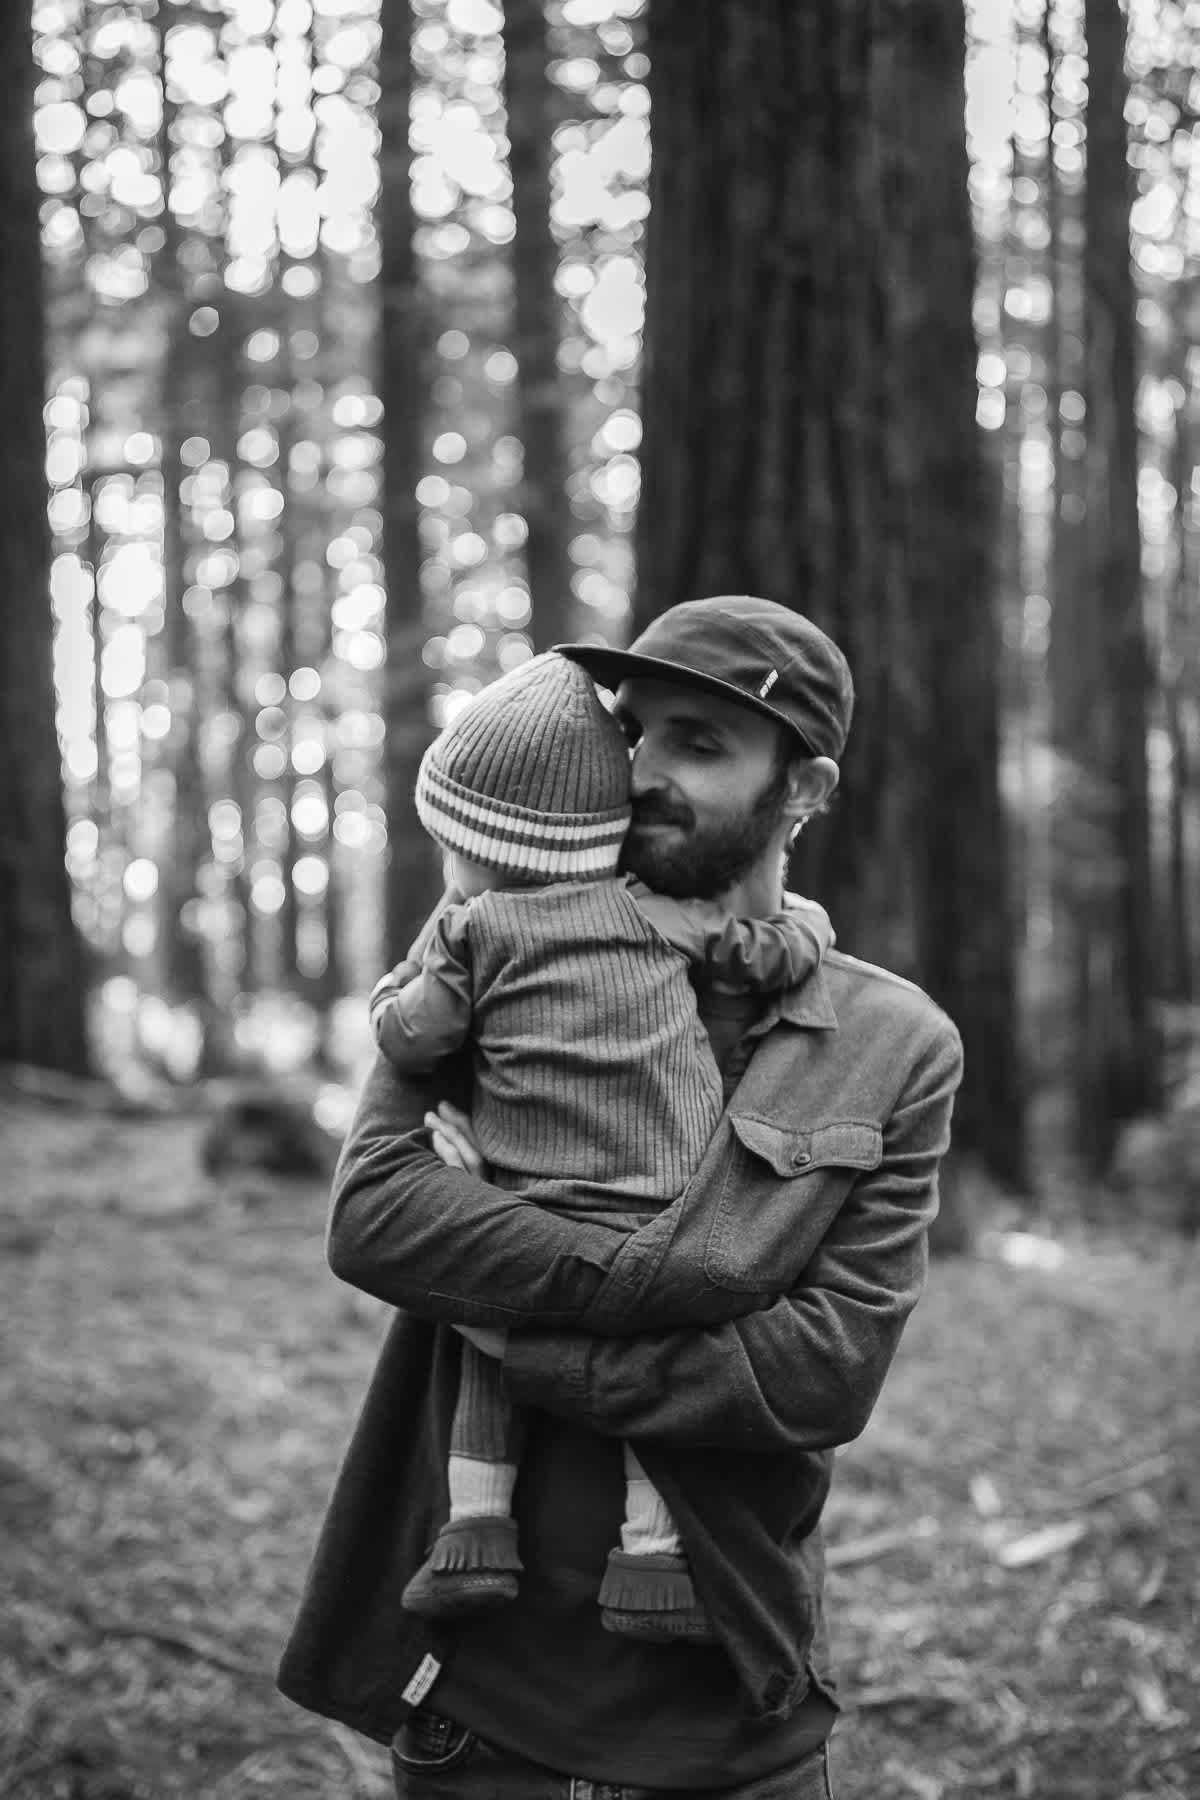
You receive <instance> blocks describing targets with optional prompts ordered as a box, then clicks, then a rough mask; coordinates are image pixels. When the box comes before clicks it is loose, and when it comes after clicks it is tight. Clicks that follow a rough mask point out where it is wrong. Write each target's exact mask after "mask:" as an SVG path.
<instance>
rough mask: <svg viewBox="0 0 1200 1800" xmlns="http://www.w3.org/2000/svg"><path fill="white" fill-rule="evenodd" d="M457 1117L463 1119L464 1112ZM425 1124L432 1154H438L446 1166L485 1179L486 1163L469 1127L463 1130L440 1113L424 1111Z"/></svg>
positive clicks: (464, 1116)
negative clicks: (431, 1146)
mask: <svg viewBox="0 0 1200 1800" xmlns="http://www.w3.org/2000/svg"><path fill="white" fill-rule="evenodd" d="M451 1110H453V1109H451ZM457 1117H458V1118H459V1119H465V1118H466V1114H465V1113H459V1114H458V1115H457ZM425 1125H426V1128H427V1129H428V1131H429V1136H430V1142H431V1143H432V1145H433V1151H434V1155H435V1156H439V1157H440V1158H441V1159H442V1161H443V1162H444V1163H445V1164H446V1166H447V1168H450V1169H462V1170H464V1171H465V1172H466V1173H467V1174H468V1175H478V1176H480V1177H482V1178H483V1179H485V1180H486V1178H487V1165H486V1163H485V1162H484V1160H483V1157H482V1155H481V1154H480V1151H479V1147H478V1145H477V1144H476V1142H475V1139H474V1136H473V1135H472V1134H471V1132H470V1129H469V1127H468V1129H467V1130H466V1131H464V1130H463V1129H462V1128H461V1127H460V1126H459V1125H458V1124H456V1123H455V1122H453V1121H452V1120H449V1119H446V1118H444V1117H443V1116H442V1115H441V1114H440V1113H426V1114H425Z"/></svg>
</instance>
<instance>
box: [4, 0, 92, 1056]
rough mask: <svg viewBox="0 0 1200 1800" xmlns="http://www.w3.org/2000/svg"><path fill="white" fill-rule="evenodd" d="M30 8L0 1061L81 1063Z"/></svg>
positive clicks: (14, 271)
mask: <svg viewBox="0 0 1200 1800" xmlns="http://www.w3.org/2000/svg"><path fill="white" fill-rule="evenodd" d="M31 52H32V39H31V35H30V30H29V13H28V9H27V8H24V7H20V6H8V7H4V8H3V9H0V59H2V61H3V67H4V68H5V70H6V72H7V77H8V81H9V96H8V101H7V103H6V105H5V107H4V110H3V119H2V120H0V262H2V263H3V268H4V280H3V281H2V282H0V414H2V416H3V419H4V433H3V445H2V448H0V459H2V462H3V474H2V479H3V484H4V494H5V502H6V508H5V524H4V530H3V531H2V532H0V762H2V764H3V768H4V771H5V776H4V781H3V783H2V784H0V794H2V797H0V1059H6V1060H13V1061H22V1062H31V1063H37V1064H40V1065H42V1066H44V1067H46V1068H52V1069H61V1070H65V1071H67V1072H72V1073H84V1072H85V1071H86V1069H87V1063H88V1054H87V1041H86V1035H85V1026H84V1000H85V994H84V965H83V953H82V947H81V944H80V940H79V937H78V935H77V933H76V930H75V926H74V923H73V921H72V917H71V894H70V887H69V883H68V880H67V870H66V863H65V861H64V852H65V840H66V826H65V817H64V808H63V796H62V768H61V759H60V754H59V745H58V737H57V733H56V731H55V722H54V712H55V695H54V678H53V660H52V632H53V627H52V616H51V610H50V593H49V587H50V533H49V526H48V523H47V517H46V476H45V461H46V436H45V425H44V422H43V414H42V408H43V406H44V404H45V398H46V395H45V381H46V369H45V361H44V354H43V348H42V344H43V307H42V291H43V290H42V269H41V241H40V229H39V218H38V208H39V195H38V187H37V180H36V176H35V160H34V141H33V93H34V79H35V77H34V65H33V57H32V53H31Z"/></svg>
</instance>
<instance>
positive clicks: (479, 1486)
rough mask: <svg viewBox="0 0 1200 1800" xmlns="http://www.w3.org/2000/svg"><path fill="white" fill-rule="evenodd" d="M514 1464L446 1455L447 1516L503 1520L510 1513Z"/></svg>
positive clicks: (514, 1478)
mask: <svg viewBox="0 0 1200 1800" xmlns="http://www.w3.org/2000/svg"><path fill="white" fill-rule="evenodd" d="M516 1480H517V1465H516V1463H510V1462H481V1461H480V1460H479V1459H478V1458H477V1457H474V1456H459V1455H455V1454H454V1453H451V1456H450V1518H451V1520H452V1521H454V1520H457V1519H507V1518H508V1516H509V1514H510V1513H511V1512H512V1497H513V1488H514V1487H515V1485H516Z"/></svg>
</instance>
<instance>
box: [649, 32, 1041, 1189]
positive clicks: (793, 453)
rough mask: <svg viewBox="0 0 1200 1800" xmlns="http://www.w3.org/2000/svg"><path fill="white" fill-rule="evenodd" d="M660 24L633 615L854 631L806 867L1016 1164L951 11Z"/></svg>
mask: <svg viewBox="0 0 1200 1800" xmlns="http://www.w3.org/2000/svg"><path fill="white" fill-rule="evenodd" d="M647 47H648V50H649V54H650V62H651V74H650V89H651V119H652V131H653V157H652V162H651V214H650V221H649V229H648V237H647V323H646V350H645V381H644V394H645V399H644V409H643V411H644V438H643V446H642V498H641V504H640V509H639V517H638V531H637V554H638V597H637V606H636V609H635V626H636V627H640V626H642V625H644V624H645V623H646V622H647V621H648V620H649V618H650V617H652V616H654V615H655V614H657V613H658V612H660V611H661V610H662V609H663V608H665V607H666V606H669V605H672V604H673V603H675V602H676V601H679V600H685V599H689V598H696V597H697V596H699V595H702V594H710V593H721V592H744V591H751V592H758V593H763V594H766V595H768V596H770V597H772V598H774V599H777V600H781V601H783V602H784V603H785V604H788V605H793V606H795V607H796V608H797V609H798V610H800V611H803V612H805V613H807V614H809V615H810V616H811V617H813V618H814V619H816V621H817V622H818V623H819V624H821V625H823V626H824V627H825V628H826V629H827V630H828V631H830V633H831V634H832V635H833V636H834V637H835V638H836V639H837V641H838V642H839V643H840V644H841V645H842V647H843V648H844V649H845V651H846V654H847V656H848V657H849V660H850V664H851V667H852V668H853V670H854V673H855V680H856V685H857V688H858V696H859V698H858V708H857V719H856V724H855V727H854V730H853V732H852V734H851V739H850V743H849V745H848V748H847V754H846V758H845V767H844V780H843V787H842V790H841V791H840V793H839V797H838V800H837V804H836V809H835V813H834V817H833V819H832V820H831V821H830V822H829V823H828V824H819V825H818V826H817V827H816V828H815V829H814V830H813V831H812V833H811V837H812V842H811V844H810V845H808V846H807V847H806V851H805V855H804V872H805V875H806V877H807V878H809V885H810V886H811V887H812V888H813V889H814V891H817V892H818V893H819V894H820V897H821V898H822V899H823V900H824V901H825V902H826V904H828V905H829V907H830V909H831V911H832V913H833V916H834V920H835V923H836V925H837V929H838V934H839V941H840V943H841V945H842V947H843V948H845V949H848V950H851V951H853V952H854V953H856V954H860V955H863V956H866V957H868V958H870V959H872V960H878V961H880V962H884V963H886V964H889V965H890V966H891V967H893V968H897V969H899V970H900V971H901V972H902V973H905V974H909V975H912V976H914V977H916V978H917V979H918V980H921V981H923V982H924V983H926V984H927V985H928V986H929V987H930V988H931V991H932V992H933V993H934V995H935V997H936V998H937V999H938V1000H940V1001H942V1002H943V1003H944V1004H945V1005H946V1006H947V1007H948V1008H949V1009H950V1011H951V1012H952V1014H953V1016H954V1017H955V1019H956V1022H957V1023H958V1025H959V1026H960V1029H961V1030H962V1031H963V1035H964V1039H965V1041H966V1047H967V1070H968V1074H967V1083H966V1086H965V1088H964V1093H963V1096H962V1100H961V1103H960V1107H959V1113H958V1124H957V1134H958V1141H959V1143H960V1145H961V1147H963V1148H964V1149H972V1150H974V1151H976V1152H978V1153H979V1154H981V1155H982V1156H983V1157H984V1158H985V1159H986V1161H987V1162H988V1164H989V1165H990V1166H991V1167H992V1168H993V1169H994V1170H995V1171H996V1172H997V1173H999V1174H1000V1175H1001V1176H1003V1177H1006V1178H1008V1179H1010V1180H1013V1181H1016V1182H1021V1181H1023V1180H1024V1176H1025V1155H1024V1131H1023V1104H1022V1101H1023V1096H1022V1087H1021V1077H1020V1063H1019V1056H1018V1051H1017V1044H1016V1022H1015V998H1014V981H1013V968H1012V938H1011V919H1010V907H1009V899H1008V863H1007V857H1006V849H1005V821H1004V819H1003V816H1002V813H1001V808H1000V801H999V793H998V778H997V737H998V721H997V693H996V681H997V633H996V630H995V627H994V622H993V619H992V612H991V595H990V592H989V582H988V573H987V566H986V533H987V519H986V516H985V508H984V504H983V484H982V479H981V472H980V459H979V447H978V442H977V438H976V435H975V433H976V427H975V422H974V405H975V377H974V367H975V345H974V339H973V333H972V323H971V307H972V298H973V275H974V269H973V245H972V235H971V225H970V217H969V212H968V205H967V190H966V175H967V166H966V148H965V128H964V122H963V91H962V65H963V14H962V9H961V7H950V8H947V7H946V6H944V5H940V4H936V3H935V0H922V3H919V4H913V5H909V6H908V7H906V8H902V9H891V10H886V9H865V8H846V7H840V6H837V5H836V4H834V3H833V0H821V3H820V4H816V5H812V6H806V7H791V8H782V7H779V6H776V5H772V4H768V0H752V3H749V4H745V5H741V6H738V7H719V8H718V7H712V8H708V7H704V8H701V7H695V6H691V5H689V4H687V3H686V0H657V3H656V5H655V6H654V7H652V8H651V10H650V13H649V15H648V46H647Z"/></svg>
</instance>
